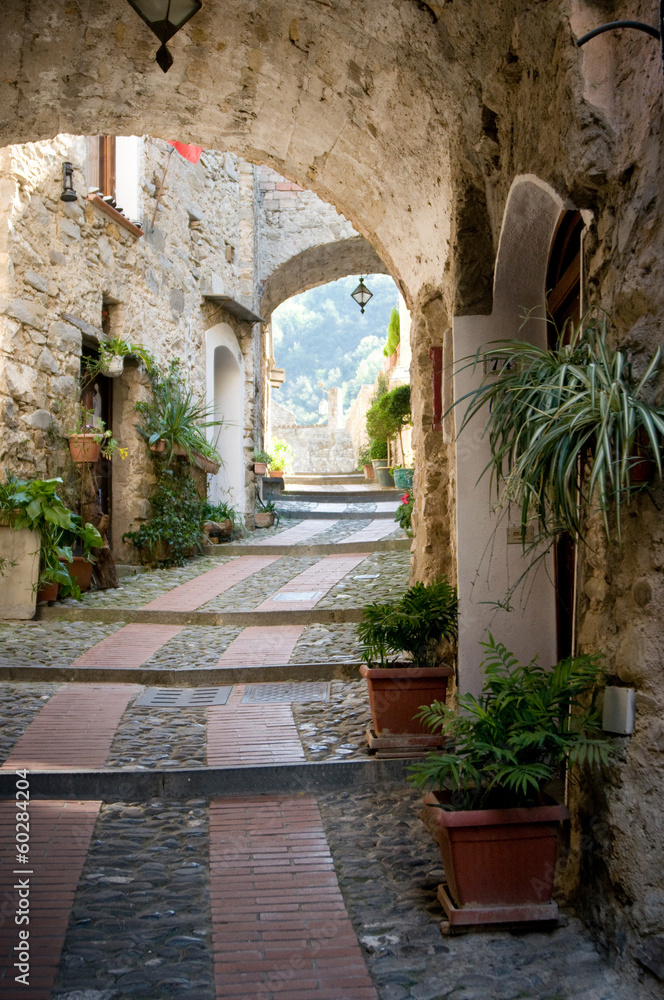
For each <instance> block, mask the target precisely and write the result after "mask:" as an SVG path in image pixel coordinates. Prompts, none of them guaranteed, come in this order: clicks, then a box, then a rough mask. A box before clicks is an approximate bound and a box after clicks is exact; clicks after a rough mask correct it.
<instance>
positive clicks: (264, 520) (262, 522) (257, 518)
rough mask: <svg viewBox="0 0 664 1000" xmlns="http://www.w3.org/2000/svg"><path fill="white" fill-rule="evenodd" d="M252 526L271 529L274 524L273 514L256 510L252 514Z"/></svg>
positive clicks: (268, 511)
mask: <svg viewBox="0 0 664 1000" xmlns="http://www.w3.org/2000/svg"><path fill="white" fill-rule="evenodd" d="M254 524H255V526H256V527H257V528H271V527H272V525H273V524H274V513H273V511H271V510H258V511H256V513H255V514H254Z"/></svg>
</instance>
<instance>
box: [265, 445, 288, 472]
mask: <svg viewBox="0 0 664 1000" xmlns="http://www.w3.org/2000/svg"><path fill="white" fill-rule="evenodd" d="M270 450H271V454H272V459H271V461H270V466H271V467H272V468H274V469H281V471H282V472H290V471H291V469H292V468H293V449H292V448H291V446H290V445H289V443H288V441H283V440H281V438H274V440H273V441H272V442H271V444H270Z"/></svg>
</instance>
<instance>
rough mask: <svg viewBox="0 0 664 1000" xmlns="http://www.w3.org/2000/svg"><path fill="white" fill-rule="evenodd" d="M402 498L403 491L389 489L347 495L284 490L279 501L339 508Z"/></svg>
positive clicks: (353, 492) (352, 492)
mask: <svg viewBox="0 0 664 1000" xmlns="http://www.w3.org/2000/svg"><path fill="white" fill-rule="evenodd" d="M402 496H403V490H397V489H393V488H392V487H391V486H390V487H387V486H386V487H385V488H384V489H372V490H365V491H364V492H360V490H350V491H349V492H348V493H346V492H345V491H344V492H343V493H326V492H325V491H323V492H321V493H319V492H318V491H313V490H299V491H298V490H284V492H283V493H282V494H281V498H280V499H281V500H294V501H295V500H296V501H298V502H299V503H338V504H339V505H340V506H342V505H344V504H349V503H385V502H386V501H388V500H395V501H399V500H400V499H401V497H402Z"/></svg>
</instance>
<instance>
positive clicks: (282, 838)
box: [210, 796, 377, 1000]
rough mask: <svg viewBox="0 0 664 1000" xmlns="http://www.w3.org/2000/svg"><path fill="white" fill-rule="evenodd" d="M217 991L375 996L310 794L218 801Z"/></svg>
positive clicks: (258, 999)
mask: <svg viewBox="0 0 664 1000" xmlns="http://www.w3.org/2000/svg"><path fill="white" fill-rule="evenodd" d="M210 897H211V908H212V947H213V953H214V973H215V986H216V991H217V996H218V997H224V1000H226V998H231V997H237V998H247V1000H377V995H376V991H375V989H374V987H373V985H372V983H371V979H370V978H369V974H368V972H367V968H366V965H365V964H364V960H363V958H362V952H361V950H360V947H359V944H358V942H357V938H356V936H355V933H354V931H353V928H352V925H351V923H350V920H349V919H348V915H347V913H346V908H345V906H344V902H343V899H342V897H341V892H340V890H339V884H338V882H337V878H336V875H335V873H334V866H333V862H332V857H331V855H330V850H329V847H328V844H327V840H326V838H325V833H324V831H323V826H322V823H321V819H320V813H319V811H318V807H317V805H316V801H315V799H313V798H310V797H299V796H298V797H271V796H262V797H260V798H254V799H225V800H213V801H212V803H211V805H210Z"/></svg>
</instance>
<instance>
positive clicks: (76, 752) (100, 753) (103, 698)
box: [1, 683, 141, 771]
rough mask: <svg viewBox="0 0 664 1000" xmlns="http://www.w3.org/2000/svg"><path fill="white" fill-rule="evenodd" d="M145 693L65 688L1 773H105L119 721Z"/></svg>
mask: <svg viewBox="0 0 664 1000" xmlns="http://www.w3.org/2000/svg"><path fill="white" fill-rule="evenodd" d="M140 690H141V688H140V686H138V685H137V684H85V683H81V684H77V683H73V684H63V685H62V686H61V687H59V688H58V690H57V691H56V692H55V694H54V695H53V696H52V698H50V699H49V701H48V702H47V703H46V704H45V705H44V707H43V708H42V710H41V712H40V713H39V715H38V716H37V717H36V718H35V719H34V721H33V722H32V723H31V724H30V725H29V726H28V728H27V729H26V731H25V732H24V733H23V735H22V736H21V737H20V738H19V740H18V741H17V743H16V744H15V746H14V748H13V750H12V751H11V753H10V754H9V756H8V757H7V759H6V761H5V762H4V764H3V765H2V768H1V770H3V771H15V770H16V768H17V767H18V768H28V769H29V770H35V771H36V770H39V771H59V770H69V769H76V768H95V767H103V766H104V764H105V763H106V758H107V757H108V752H109V750H110V748H111V743H112V741H113V734H114V733H115V730H116V729H117V727H118V724H119V722H120V719H121V718H122V715H123V713H124V712H125V710H126V708H127V705H128V704H129V701H130V700H131V698H133V697H134V695H136V694H137V693H138V692H139V691H140Z"/></svg>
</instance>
